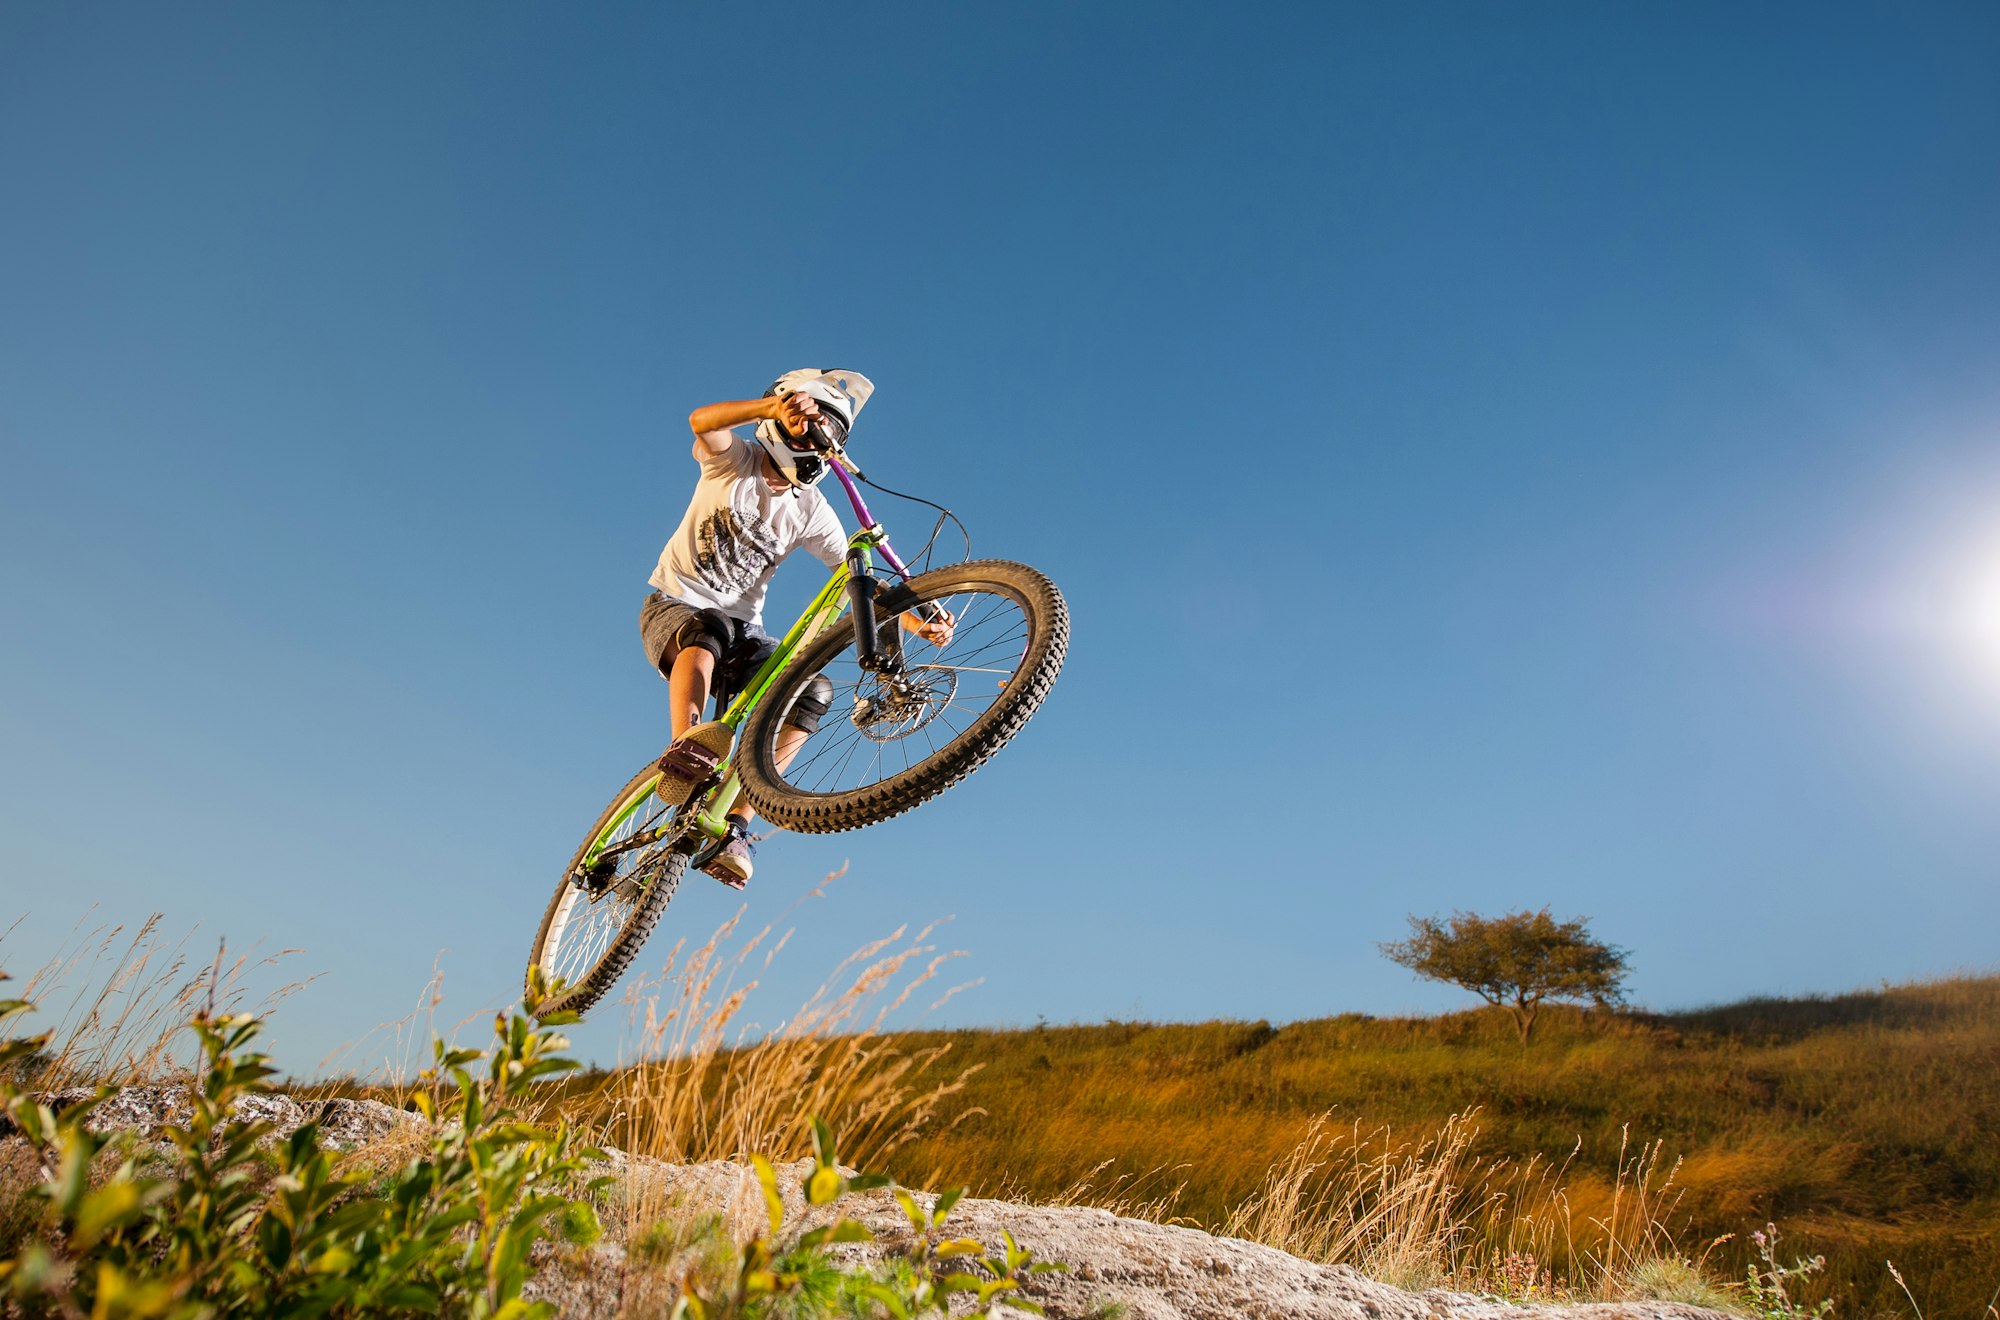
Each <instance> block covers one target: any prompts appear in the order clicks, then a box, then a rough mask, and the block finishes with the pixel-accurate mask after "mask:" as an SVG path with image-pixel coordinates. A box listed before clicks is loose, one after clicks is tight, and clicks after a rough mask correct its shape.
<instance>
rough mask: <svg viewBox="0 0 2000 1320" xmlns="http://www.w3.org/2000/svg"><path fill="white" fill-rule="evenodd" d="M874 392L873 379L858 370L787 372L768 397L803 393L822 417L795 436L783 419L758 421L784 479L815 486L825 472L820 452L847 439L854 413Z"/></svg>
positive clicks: (767, 450) (761, 435) (759, 434)
mask: <svg viewBox="0 0 2000 1320" xmlns="http://www.w3.org/2000/svg"><path fill="white" fill-rule="evenodd" d="M874 392H875V383H874V382H873V381H871V380H869V379H868V377H866V376H864V375H862V374H861V373H860V372H858V371H815V370H813V369H812V368H810V367H807V368H804V369H802V370H799V371H788V372H786V373H785V374H784V375H782V376H780V377H778V379H777V380H776V381H775V382H773V383H772V385H771V388H770V389H768V390H765V391H764V397H765V398H767V399H768V398H771V397H772V396H774V395H775V396H776V397H778V398H783V397H784V396H785V395H787V394H803V395H805V396H806V397H807V398H809V399H811V400H813V401H814V402H816V403H817V404H819V416H818V417H817V418H816V419H814V421H813V422H812V423H811V424H810V425H809V426H807V427H806V433H805V434H804V435H797V436H795V435H793V434H792V433H791V432H790V431H787V430H786V429H785V424H784V423H783V422H778V421H772V420H770V419H768V418H767V419H766V420H764V421H761V422H759V423H757V443H758V444H760V445H762V446H764V452H765V453H767V454H769V455H770V456H771V462H772V463H773V464H775V465H776V466H777V469H778V471H779V472H780V473H781V474H783V476H784V478H785V480H786V481H789V482H790V483H792V485H794V486H810V485H813V484H814V483H815V482H817V481H818V480H819V479H820V478H821V477H823V476H825V475H826V460H825V459H824V458H822V457H821V454H822V452H823V451H825V450H827V449H839V448H840V447H841V446H842V445H845V444H846V443H847V432H848V428H850V427H852V426H853V425H854V415H855V414H856V413H858V412H860V411H861V405H862V404H864V403H866V402H868V396H869V395H871V394H873V393H874Z"/></svg>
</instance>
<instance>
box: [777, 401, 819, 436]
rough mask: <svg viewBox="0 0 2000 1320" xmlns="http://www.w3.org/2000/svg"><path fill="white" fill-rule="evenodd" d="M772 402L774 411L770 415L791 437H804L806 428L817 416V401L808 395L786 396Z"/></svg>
mask: <svg viewBox="0 0 2000 1320" xmlns="http://www.w3.org/2000/svg"><path fill="white" fill-rule="evenodd" d="M772 402H773V403H774V404H775V405H776V411H774V412H773V413H772V414H771V415H772V416H773V417H775V418H776V419H777V420H778V423H779V425H781V426H783V427H784V428H785V429H786V430H787V431H790V432H791V433H792V434H793V435H804V434H805V433H806V427H807V426H808V425H809V424H810V423H811V422H812V420H813V419H814V418H816V417H818V416H819V401H818V400H817V399H814V398H813V397H812V396H811V395H809V394H787V395H785V396H783V397H782V398H778V399H773V400H772Z"/></svg>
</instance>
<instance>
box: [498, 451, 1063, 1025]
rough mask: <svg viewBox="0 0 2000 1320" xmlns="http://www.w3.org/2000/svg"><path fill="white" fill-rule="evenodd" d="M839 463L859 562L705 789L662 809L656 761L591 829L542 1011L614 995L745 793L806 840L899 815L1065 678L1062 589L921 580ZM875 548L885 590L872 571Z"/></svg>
mask: <svg viewBox="0 0 2000 1320" xmlns="http://www.w3.org/2000/svg"><path fill="white" fill-rule="evenodd" d="M830 458H831V459H832V461H831V462H829V464H828V466H829V468H831V470H832V471H833V474H834V475H835V476H836V477H838V478H839V479H840V484H841V486H842V488H843V489H844V490H846V492H847V497H848V500H849V502H850V503H851V504H852V505H853V506H854V516H855V518H856V519H857V520H859V522H860V524H861V530H860V531H858V532H856V533H855V534H854V535H853V537H852V538H850V540H849V541H848V551H847V560H846V563H845V564H844V565H843V566H842V567H841V568H839V569H837V570H836V571H835V572H834V575H833V577H832V579H831V580H830V581H829V582H828V583H827V584H826V586H825V588H824V589H822V590H821V591H820V593H819V595H818V596H816V597H814V598H813V602H812V604H810V605H808V606H807V607H806V611H805V613H804V614H802V615H801V616H800V617H799V620H798V622H797V623H795V624H793V625H792V627H791V630H790V631H789V632H787V633H786V634H785V636H784V639H783V640H782V641H781V642H779V644H778V648H777V650H776V651H775V652H773V653H772V655H771V658H770V659H769V660H767V661H766V662H765V663H764V664H763V665H762V666H761V667H760V668H759V669H758V670H757V672H756V673H755V674H754V675H753V676H752V677H751V678H750V679H749V681H748V682H747V683H746V684H745V685H744V687H743V689H742V690H741V691H740V692H738V693H737V694H736V695H735V697H734V699H733V700H731V701H730V702H729V704H728V706H727V708H726V709H725V710H724V711H723V712H722V714H721V715H720V716H718V717H717V718H718V719H719V720H720V721H721V722H722V723H724V724H726V725H728V726H729V728H730V729H731V730H732V731H733V733H734V737H735V741H734V744H733V746H732V747H731V748H730V749H729V751H728V753H727V754H726V755H725V756H724V757H723V758H722V760H721V761H720V763H719V764H718V765H717V766H716V767H715V769H714V770H713V771H712V772H711V773H710V774H709V775H708V777H707V778H706V779H705V780H704V781H702V782H701V783H700V784H698V785H697V787H696V788H695V790H694V793H693V796H692V797H690V798H687V799H685V800H676V801H673V802H666V801H662V800H661V799H660V797H659V796H658V795H657V794H656V792H655V789H656V788H658V787H659V786H660V781H661V779H662V777H663V774H664V773H665V772H663V770H662V768H661V766H660V764H659V763H658V762H653V763H650V764H648V765H647V766H646V767H645V768H643V769H641V770H640V771H639V773H638V774H636V775H634V776H632V778H631V780H630V781H629V782H628V783H626V785H625V787H624V788H622V789H620V790H619V791H618V794H617V796H616V797H614V798H612V800H611V804H610V805H609V806H607V807H606V808H605V809H604V811H603V813H602V814H601V815H599V816H598V818H597V821H596V823H595V824H593V825H592V826H591V827H590V830H589V832H588V833H587V834H585V835H584V838H583V844H582V846H581V847H579V848H578V849H577V850H576V855H575V856H574V857H572V858H570V862H569V865H568V866H567V867H566V868H564V870H563V875H562V879H561V881H560V882H559V883H558V884H557V885H556V892H555V896H554V897H553V898H551V899H550V900H549V906H548V911H546V912H545V913H543V914H542V923H541V926H540V927H539V928H538V929H537V930H536V931H535V944H534V948H533V949H532V950H531V951H530V953H529V955H528V996H529V998H528V1003H529V1005H530V1007H531V1009H532V1011H533V1012H534V1013H535V1014H536V1015H537V1016H540V1017H546V1016H549V1015H552V1014H555V1013H582V1012H585V1011H587V1010H588V1009H589V1008H590V1007H591V1006H592V1005H594V1004H596V1003H597V1001H598V1000H599V999H601V998H603V996H604V995H605V994H606V992H608V991H609V990H610V989H611V987H612V985H613V984H614V983H616V982H617V980H618V978H619V977H620V976H621V975H623V974H624V972H625V969H626V967H627V966H628V965H629V964H630V963H631V961H632V958H633V956H634V955H635V954H636V953H638V951H639V946H640V945H642V944H644V943H645V942H646V937H647V936H649V935H650V934H652V931H653V927H654V926H655V925H656V924H658V922H659V920H660V915H661V913H662V912H663V911H665V909H666V906H667V901H668V900H669V899H671V898H672V897H673V895H674V891H675V889H676V888H677V887H678V886H679V884H680V880H681V877H682V876H683V875H684V874H685V873H686V872H687V869H688V867H689V866H690V865H696V866H699V865H700V864H701V863H703V862H705V861H706V860H707V859H708V858H709V857H710V856H713V855H714V852H715V850H716V849H717V848H719V847H720V846H721V844H722V841H723V839H724V837H725V836H726V834H727V832H728V822H727V819H726V817H727V814H728V811H729V809H730V807H732V806H733V805H735V803H736V801H737V799H738V796H739V795H741V796H743V797H745V798H747V799H748V800H749V803H750V805H751V806H752V807H754V808H755V809H756V810H757V812H758V813H759V814H760V815H762V816H763V817H764V818H765V819H766V820H768V821H770V822H771V823H772V824H774V825H777V826H780V827H782V828H784V829H788V830H797V831H800V832H803V833H807V834H824V833H832V832H834V831H838V830H852V829H859V828H860V827H861V826H864V825H873V824H875V823H876V822H877V821H884V820H887V819H889V818H890V817H891V816H898V815H901V814H902V813H903V812H905V811H908V810H910V809H911V808H912V807H916V806H918V805H920V804H922V803H924V802H928V801H929V800H930V799H931V798H934V797H936V796H937V795H938V794H940V793H942V792H944V791H945V790H946V789H947V788H950V787H951V786H952V785H953V784H956V783H957V782H958V781H959V780H961V779H964V778H965V777H966V776H967V775H969V774H971V773H972V772H973V771H974V770H976V769H978V768H979V767H980V766H981V765H982V764H984V762H985V761H986V759H987V758H988V757H990V756H992V755H993V753H994V752H996V751H998V750H999V749H1000V748H1001V747H1002V746H1004V745H1005V744H1006V742H1007V740H1008V739H1010V738H1012V737H1013V736H1014V735H1015V734H1016V733H1017V732H1019V731H1020V729H1021V726H1022V725H1024V724H1026V723H1027V722H1028V718H1029V717H1030V716H1031V715H1033V714H1034V713H1035V710H1036V708H1037V707H1039V706H1040V705H1041V703H1042V698H1043V697H1044V696H1046V695H1047V694H1048V691H1049V688H1050V686H1051V685H1052V684H1054V682H1055V680H1056V675H1057V674H1058V673H1059V672H1060V671H1061V669H1062V662H1063V655H1064V652H1065V651H1066V650H1067V649H1068V646H1069V612H1068V609H1067V607H1066V606H1065V605H1064V603H1063V598H1062V593H1061V592H1060V591H1058V590H1056V587H1055V584H1054V583H1052V582H1050V581H1049V580H1048V578H1046V577H1044V576H1043V575H1042V574H1040V573H1038V572H1036V571H1035V570H1034V569H1032V568H1029V567H1027V566H1026V565H1024V564H1016V563H1010V562H1008V561H1006V560H1000V559H984V560H969V561H967V562H965V563H961V564H953V565H951V566H949V567H945V568H938V569H933V570H931V571H929V572H924V573H917V574H912V573H911V572H910V571H909V570H908V568H906V567H905V566H904V564H903V561H902V560H901V559H900V558H898V557H897V555H896V551H895V549H894V547H892V546H891V545H890V544H889V536H888V533H887V532H886V531H884V530H883V528H882V525H881V524H880V523H878V522H877V521H876V520H875V518H874V516H873V515H872V514H870V513H869V511H868V505H867V503H866V502H865V501H864V500H863V499H862V498H861V492H860V491H859V490H858V489H856V487H855V484H854V480H853V477H852V476H850V475H849V474H850V473H855V475H858V472H855V469H854V467H853V465H852V464H851V463H849V462H848V460H847V459H846V457H845V455H843V454H841V453H840V452H839V451H837V450H836V451H833V452H832V453H831V454H830ZM878 553H879V554H880V556H881V558H882V560H883V562H884V563H885V564H886V565H887V566H888V569H889V570H890V572H891V573H892V574H893V577H891V578H889V579H887V580H881V579H877V578H876V577H875V575H874V571H873V565H874V556H875V555H876V554H878ZM906 614H914V615H916V616H917V617H918V618H920V619H925V620H936V619H945V620H948V621H949V622H950V628H949V630H948V634H947V635H946V637H945V640H944V641H943V642H942V644H941V645H940V644H938V643H937V642H934V641H932V640H928V639H926V638H923V637H920V636H918V635H916V634H914V633H911V632H909V631H907V630H905V629H904V628H903V627H902V626H901V620H902V617H903V616H904V615H906ZM821 676H824V677H825V678H826V679H827V680H828V681H829V682H830V683H831V684H832V685H833V699H832V703H831V705H830V706H829V707H828V710H827V714H826V715H825V717H824V718H823V719H822V721H821V724H820V728H819V731H818V732H816V733H814V734H813V735H812V736H811V737H810V738H809V739H808V741H807V742H806V744H805V746H804V747H803V748H801V749H800V750H799V751H798V752H797V753H796V754H795V755H794V757H793V758H792V760H791V761H790V762H789V764H787V765H785V766H784V768H783V769H780V768H779V763H778V756H777V743H778V737H779V728H780V720H781V718H782V717H783V715H784V714H785V712H787V711H788V710H790V709H791V707H792V704H793V703H794V702H795V701H796V700H797V699H798V697H799V695H800V694H801V693H803V692H805V690H806V689H807V687H808V686H809V685H810V684H812V682H813V680H814V679H815V678H818V677H821ZM678 796H679V795H676V797H677V799H678Z"/></svg>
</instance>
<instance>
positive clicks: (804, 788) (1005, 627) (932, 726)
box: [778, 586, 1031, 795]
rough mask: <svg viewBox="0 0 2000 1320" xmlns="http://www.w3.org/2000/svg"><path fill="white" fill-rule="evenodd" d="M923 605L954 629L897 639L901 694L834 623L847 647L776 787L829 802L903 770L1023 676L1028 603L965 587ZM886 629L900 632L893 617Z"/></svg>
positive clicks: (950, 739)
mask: <svg viewBox="0 0 2000 1320" xmlns="http://www.w3.org/2000/svg"><path fill="white" fill-rule="evenodd" d="M923 600H924V601H925V602H927V603H928V602H935V603H936V604H939V605H942V606H943V607H944V608H945V609H947V610H950V611H951V613H952V615H953V617H954V618H955V619H956V620H957V624H956V626H955V627H954V628H953V630H952V638H951V640H950V641H949V642H947V643H945V645H943V646H935V645H933V644H931V643H930V642H928V641H926V640H924V639H923V638H921V637H919V636H917V635H916V634H915V633H911V632H907V631H905V632H903V633H902V644H903V673H902V674H901V675H900V676H899V680H898V683H897V685H896V686H897V687H899V688H900V690H892V685H891V684H890V683H889V682H888V681H886V680H884V679H883V678H882V677H881V676H879V675H876V674H872V673H870V672H868V671H867V670H865V669H863V668H862V667H861V665H860V662H859V661H858V660H857V659H856V657H855V654H854V648H853V638H852V626H851V625H850V624H847V623H842V624H838V625H836V626H837V627H841V628H845V629H847V630H848V633H849V635H848V644H847V645H846V646H844V647H842V648H841V650H840V651H839V652H838V653H836V654H835V656H834V657H833V658H832V659H831V660H830V661H828V662H827V664H826V665H825V666H824V667H823V668H822V669H821V670H820V673H821V675H823V676H824V677H825V678H826V679H827V680H828V681H829V682H830V683H832V684H833V699H832V701H831V702H830V703H829V705H828V707H827V712H826V714H825V716H824V717H822V718H821V720H820V727H819V731H818V732H816V733H814V734H813V735H812V736H811V737H810V738H808V739H807V740H806V743H805V746H804V747H802V748H800V750H799V753H798V755H797V756H796V757H795V758H794V759H793V761H792V764H791V765H790V766H789V767H787V768H786V770H785V771H784V772H783V773H782V774H780V775H779V776H778V779H779V782H781V783H782V784H784V785H785V786H786V787H787V788H789V789H791V790H792V791H794V792H797V793H803V794H818V795H831V794H836V793H851V792H854V791H856V790H858V789H865V788H868V787H870V786H871V785H874V784H878V783H881V782H882V781H884V780H887V779H892V778H894V777H895V776H897V775H899V774H903V773H906V772H907V771H910V770H912V769H914V768H916V767H917V766H918V765H921V764H922V763H923V762H925V761H927V760H929V759H930V758H931V757H933V756H935V755H937V754H938V753H939V752H941V751H943V750H945V749H946V748H947V747H949V746H951V745H952V743H954V742H956V741H958V740H959V739H960V738H962V737H964V736H965V734H966V732H967V730H969V729H970V728H972V726H973V725H974V724H976V723H977V722H978V721H979V719H980V718H981V717H982V716H984V715H985V714H986V712H987V711H988V710H990V709H991V708H992V706H993V704H994V703H995V702H997V701H998V700H999V699H1000V697H1001V695H1002V694H1003V693H1004V692H1005V691H1006V689H1007V688H1008V686H1009V685H1011V684H1012V683H1013V682H1014V681H1015V680H1016V678H1017V677H1018V676H1019V675H1020V672H1021V670H1022V668H1023V666H1024V664H1025V662H1026V658H1027V651H1028V644H1029V640H1030V635H1031V628H1030V624H1029V614H1028V608H1027V605H1026V602H1024V601H1022V600H1021V599H1020V598H1019V597H1018V596H1016V595H1015V594H1014V593H1013V592H1012V591H1005V590H1001V589H1000V588H998V587H994V586H972V587H966V588H964V589H962V590H959V591H956V592H953V593H951V594H949V595H935V596H926V597H924V598H923ZM883 626H884V627H885V628H888V627H896V628H898V629H900V624H899V623H897V622H894V621H893V620H889V621H885V622H884V625H883ZM803 688H804V684H803V683H801V684H800V685H799V690H801V691H802V690H803ZM794 695H795V694H794Z"/></svg>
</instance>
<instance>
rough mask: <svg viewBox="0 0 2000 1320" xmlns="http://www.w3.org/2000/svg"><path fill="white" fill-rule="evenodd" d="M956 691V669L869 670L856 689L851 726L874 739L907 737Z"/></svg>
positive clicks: (886, 739)
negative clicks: (891, 673)
mask: <svg viewBox="0 0 2000 1320" xmlns="http://www.w3.org/2000/svg"><path fill="white" fill-rule="evenodd" d="M957 692H958V672H957V671H956V670H953V669H947V668H944V667H943V666H940V665H912V666H911V667H910V668H908V669H905V670H904V671H903V672H902V673H900V674H896V675H881V674H872V675H870V676H869V679H868V682H867V683H866V685H865V687H864V688H863V689H862V690H861V691H858V692H856V693H855V697H854V727H855V728H857V729H859V730H861V734H862V736H863V737H864V738H868V739H871V740H872V741H875V742H894V741H895V740H896V739H898V738H907V737H909V736H910V735H911V734H913V733H915V732H916V731H917V730H918V729H921V728H923V727H924V726H925V725H926V724H929V723H930V722H931V721H932V720H934V719H936V718H937V717H938V716H939V715H940V714H942V713H943V711H944V709H945V707H947V706H949V705H950V704H951V699H952V697H953V696H955V695H956V694H957Z"/></svg>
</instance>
